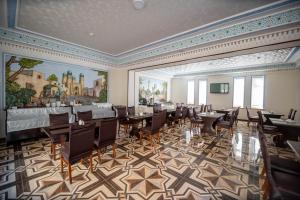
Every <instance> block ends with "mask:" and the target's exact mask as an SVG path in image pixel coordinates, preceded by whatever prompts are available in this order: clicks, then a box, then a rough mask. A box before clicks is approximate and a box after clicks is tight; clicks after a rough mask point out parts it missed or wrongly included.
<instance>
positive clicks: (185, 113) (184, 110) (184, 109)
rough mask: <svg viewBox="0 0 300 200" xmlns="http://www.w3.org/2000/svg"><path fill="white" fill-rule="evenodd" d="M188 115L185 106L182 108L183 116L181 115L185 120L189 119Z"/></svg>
mask: <svg viewBox="0 0 300 200" xmlns="http://www.w3.org/2000/svg"><path fill="white" fill-rule="evenodd" d="M187 115H188V107H186V106H183V107H182V115H181V117H182V118H183V119H184V118H186V117H187Z"/></svg>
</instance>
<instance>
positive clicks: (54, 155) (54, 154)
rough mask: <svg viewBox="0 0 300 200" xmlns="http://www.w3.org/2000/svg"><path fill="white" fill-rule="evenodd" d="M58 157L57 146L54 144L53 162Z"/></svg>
mask: <svg viewBox="0 0 300 200" xmlns="http://www.w3.org/2000/svg"><path fill="white" fill-rule="evenodd" d="M55 157H56V144H53V160H55Z"/></svg>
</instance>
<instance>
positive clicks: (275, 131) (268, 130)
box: [257, 110, 279, 134]
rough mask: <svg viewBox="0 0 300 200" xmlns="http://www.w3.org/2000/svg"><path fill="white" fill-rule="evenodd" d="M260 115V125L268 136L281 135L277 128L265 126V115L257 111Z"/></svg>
mask: <svg viewBox="0 0 300 200" xmlns="http://www.w3.org/2000/svg"><path fill="white" fill-rule="evenodd" d="M257 114H258V119H259V120H258V125H259V126H260V127H261V128H262V130H263V132H264V133H268V134H279V133H278V132H279V130H278V128H277V127H276V126H272V125H265V123H264V119H263V115H262V113H261V111H260V110H259V111H257Z"/></svg>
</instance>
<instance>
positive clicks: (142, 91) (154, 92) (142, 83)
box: [139, 76, 168, 102]
mask: <svg viewBox="0 0 300 200" xmlns="http://www.w3.org/2000/svg"><path fill="white" fill-rule="evenodd" d="M167 86H168V82H167V81H163V80H159V79H154V78H149V77H144V76H141V77H140V78H139V102H143V101H144V99H146V100H147V101H148V102H149V100H150V99H151V98H153V100H154V101H155V102H165V101H167Z"/></svg>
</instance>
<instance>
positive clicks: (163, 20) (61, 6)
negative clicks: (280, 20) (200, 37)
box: [16, 0, 276, 55]
mask: <svg viewBox="0 0 300 200" xmlns="http://www.w3.org/2000/svg"><path fill="white" fill-rule="evenodd" d="M145 1H146V6H145V8H144V9H142V10H135V9H134V7H133V5H132V0H84V1H83V0H21V1H19V2H20V4H19V10H18V15H17V24H16V25H17V27H18V28H22V29H26V30H28V31H32V32H36V33H39V34H43V35H47V36H51V37H54V38H58V39H61V40H65V41H68V42H72V43H76V44H79V45H83V46H86V47H90V48H93V49H97V50H99V51H102V52H106V53H109V54H113V55H117V54H121V53H124V52H127V51H129V50H132V49H135V48H137V47H141V46H144V45H147V44H149V43H152V42H155V41H158V40H161V39H163V38H166V37H169V36H172V35H175V34H178V33H181V32H184V31H187V30H190V29H193V28H195V27H199V26H203V25H205V24H208V23H211V22H214V21H217V20H220V19H223V18H226V17H229V16H232V15H235V14H238V13H241V12H244V11H247V10H250V9H254V8H257V7H260V6H263V5H266V4H269V3H272V2H275V1H276V0H226V1H225V0H223V1H216V0H145ZM90 33H93V36H90V35H89V34H90Z"/></svg>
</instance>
